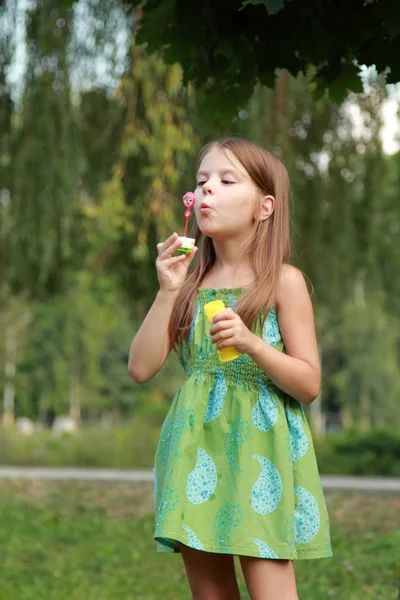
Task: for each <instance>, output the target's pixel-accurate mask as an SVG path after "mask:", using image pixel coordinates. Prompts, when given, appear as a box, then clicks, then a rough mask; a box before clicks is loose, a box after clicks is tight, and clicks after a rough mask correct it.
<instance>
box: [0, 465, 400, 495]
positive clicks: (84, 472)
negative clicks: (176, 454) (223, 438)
mask: <svg viewBox="0 0 400 600" xmlns="http://www.w3.org/2000/svg"><path fill="white" fill-rule="evenodd" d="M0 479H60V480H64V481H65V480H77V481H115V482H131V483H146V482H152V481H153V471H152V470H150V469H142V470H140V469H134V470H125V469H123V470H122V469H85V468H69V467H63V468H53V467H0ZM321 482H322V487H323V488H324V490H326V491H331V490H332V491H346V490H348V491H357V492H384V493H398V494H400V478H398V477H364V476H352V475H322V476H321Z"/></svg>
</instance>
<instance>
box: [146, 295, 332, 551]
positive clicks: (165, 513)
mask: <svg viewBox="0 0 400 600" xmlns="http://www.w3.org/2000/svg"><path fill="white" fill-rule="evenodd" d="M244 292H245V289H244V288H241V289H239V288H236V289H235V288H220V289H212V288H199V289H198V292H197V298H196V304H195V306H194V315H193V319H192V323H191V324H190V327H189V329H188V331H187V332H186V334H187V335H186V337H185V339H183V340H181V341H180V342H179V343H178V348H177V350H178V358H179V360H180V362H181V364H182V366H183V369H184V374H185V382H184V383H183V385H182V386H181V387H180V388H179V390H178V391H177V393H176V394H175V396H174V398H173V400H172V403H171V405H170V408H169V411H168V415H167V417H166V418H165V421H164V425H163V427H162V430H161V436H160V440H159V443H158V446H157V453H156V457H155V461H154V502H155V522H156V528H155V532H154V537H155V540H156V542H157V551H159V552H175V553H179V552H181V548H182V544H186V545H188V546H190V547H192V548H194V549H195V550H198V551H203V552H215V553H224V554H230V555H240V556H254V557H260V558H259V560H261V559H266V560H277V559H284V560H295V559H310V558H312V559H315V558H323V557H327V556H331V555H332V551H331V548H330V536H329V518H328V514H327V510H326V505H325V502H324V494H323V490H322V488H321V485H320V479H319V473H318V467H317V463H316V459H315V453H314V452H313V442H312V437H311V434H310V431H309V427H308V424H307V419H306V415H305V414H304V411H303V407H302V405H301V403H300V402H298V401H297V400H295V399H294V398H292V397H290V396H289V395H288V394H287V393H285V392H283V390H281V389H279V388H278V387H277V386H276V385H275V384H274V383H273V382H272V381H271V380H270V378H269V376H268V374H267V373H266V372H264V371H263V370H262V369H261V368H260V367H259V365H258V364H257V363H256V362H255V361H254V360H253V358H252V357H251V356H250V355H249V354H241V355H240V357H239V358H237V359H236V360H233V361H228V362H223V361H221V360H220V357H219V355H218V352H217V349H216V346H215V344H212V342H211V336H210V335H209V331H210V324H209V322H208V319H207V317H206V315H205V312H204V306H205V304H207V303H208V302H211V301H213V300H221V301H222V302H223V303H224V305H225V306H226V307H228V306H230V307H231V308H232V309H233V310H237V306H238V304H239V303H240V302H241V300H242V294H243V293H244ZM266 310H267V309H266V308H264V309H263V310H261V311H260V312H259V314H258V315H257V316H256V318H255V321H254V323H253V326H252V331H253V333H254V335H256V336H257V337H258V338H259V339H264V340H265V342H264V346H265V344H266V343H267V344H270V345H272V346H273V347H274V348H275V351H276V352H285V346H284V341H283V339H282V336H281V334H280V331H279V321H278V318H277V311H276V309H272V310H271V311H270V312H269V314H268V315H267V318H266V319H264V317H265V314H266ZM168 401H169V398H168Z"/></svg>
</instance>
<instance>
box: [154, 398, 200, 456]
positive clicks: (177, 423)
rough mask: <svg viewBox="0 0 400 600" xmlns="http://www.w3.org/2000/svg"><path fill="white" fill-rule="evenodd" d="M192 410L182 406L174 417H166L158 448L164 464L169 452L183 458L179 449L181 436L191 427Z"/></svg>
mask: <svg viewBox="0 0 400 600" xmlns="http://www.w3.org/2000/svg"><path fill="white" fill-rule="evenodd" d="M193 420H194V410H193V409H191V408H186V407H185V406H182V407H181V408H180V409H179V410H178V411H177V413H176V414H175V417H174V418H171V417H167V419H166V420H165V422H164V425H163V427H162V430H161V439H160V444H159V449H158V454H159V457H160V460H161V462H162V464H163V465H164V466H166V464H167V462H168V460H169V456H170V454H172V456H175V457H177V458H183V455H182V453H181V451H180V443H181V439H182V436H183V435H184V433H185V432H186V431H188V430H189V429H190V428H191V427H192V422H193Z"/></svg>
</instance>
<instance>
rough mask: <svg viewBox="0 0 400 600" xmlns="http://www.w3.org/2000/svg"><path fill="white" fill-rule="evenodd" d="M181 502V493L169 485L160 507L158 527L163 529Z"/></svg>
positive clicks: (164, 492)
mask: <svg viewBox="0 0 400 600" xmlns="http://www.w3.org/2000/svg"><path fill="white" fill-rule="evenodd" d="M178 502H179V493H178V490H177V489H176V488H173V487H171V486H170V485H167V486H166V487H165V488H164V490H163V493H162V496H161V500H160V505H159V507H158V516H157V527H162V526H163V525H164V523H165V521H166V519H167V517H168V516H169V514H170V513H171V512H173V511H174V510H175V508H176V507H177V506H178Z"/></svg>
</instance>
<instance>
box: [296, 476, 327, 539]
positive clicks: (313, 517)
mask: <svg viewBox="0 0 400 600" xmlns="http://www.w3.org/2000/svg"><path fill="white" fill-rule="evenodd" d="M294 491H295V492H296V495H297V499H298V502H297V507H296V510H295V512H294V520H295V538H296V542H297V543H298V544H307V543H308V542H310V541H311V540H312V539H313V538H314V537H315V536H316V535H317V533H318V530H319V526H320V521H321V519H320V513H319V509H318V503H317V501H316V500H315V498H314V496H313V495H312V494H311V492H309V491H308V490H306V489H304V488H303V487H300V486H295V487H294Z"/></svg>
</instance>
